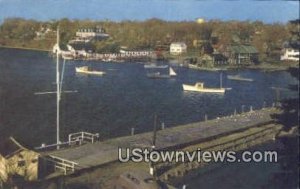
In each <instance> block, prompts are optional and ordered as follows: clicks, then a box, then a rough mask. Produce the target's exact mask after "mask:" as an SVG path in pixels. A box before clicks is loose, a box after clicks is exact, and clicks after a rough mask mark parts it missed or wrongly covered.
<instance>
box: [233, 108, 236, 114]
mask: <svg viewBox="0 0 300 189" xmlns="http://www.w3.org/2000/svg"><path fill="white" fill-rule="evenodd" d="M233 115H234V116H236V108H235V109H234V112H233Z"/></svg>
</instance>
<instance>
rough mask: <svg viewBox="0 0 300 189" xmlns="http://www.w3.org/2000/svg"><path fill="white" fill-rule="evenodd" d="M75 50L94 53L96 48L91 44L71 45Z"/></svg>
mask: <svg viewBox="0 0 300 189" xmlns="http://www.w3.org/2000/svg"><path fill="white" fill-rule="evenodd" d="M69 45H70V46H72V47H73V48H74V49H75V50H86V51H94V47H93V46H92V45H91V44H89V43H72V44H69Z"/></svg>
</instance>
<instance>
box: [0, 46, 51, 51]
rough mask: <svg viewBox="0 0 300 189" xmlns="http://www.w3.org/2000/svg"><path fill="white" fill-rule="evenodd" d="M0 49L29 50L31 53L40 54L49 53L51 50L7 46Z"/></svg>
mask: <svg viewBox="0 0 300 189" xmlns="http://www.w3.org/2000/svg"><path fill="white" fill-rule="evenodd" d="M0 48H4V49H20V50H31V51H40V52H51V50H50V49H49V50H47V49H38V48H31V47H15V46H7V45H0Z"/></svg>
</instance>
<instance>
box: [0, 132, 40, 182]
mask: <svg viewBox="0 0 300 189" xmlns="http://www.w3.org/2000/svg"><path fill="white" fill-rule="evenodd" d="M38 159H39V154H38V153H36V152H34V151H32V150H29V149H27V148H25V147H23V146H22V145H21V144H20V143H18V142H17V141H16V140H15V139H14V138H13V137H10V138H8V139H7V140H4V141H2V142H1V143H0V183H1V182H2V183H5V182H6V181H7V180H8V179H9V177H11V176H19V177H22V178H23V179H24V180H26V181H32V180H37V178H38ZM0 186H1V185H0Z"/></svg>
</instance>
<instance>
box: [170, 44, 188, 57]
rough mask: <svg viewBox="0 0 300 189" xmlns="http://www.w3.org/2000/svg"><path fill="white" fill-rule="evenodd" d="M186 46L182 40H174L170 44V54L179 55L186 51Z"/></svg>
mask: <svg viewBox="0 0 300 189" xmlns="http://www.w3.org/2000/svg"><path fill="white" fill-rule="evenodd" d="M186 50H187V46H186V44H185V43H183V42H174V43H171V45H170V54H172V55H179V54H182V53H186Z"/></svg>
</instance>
